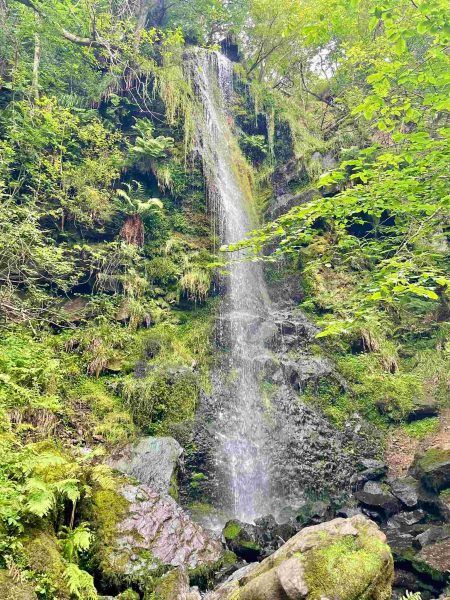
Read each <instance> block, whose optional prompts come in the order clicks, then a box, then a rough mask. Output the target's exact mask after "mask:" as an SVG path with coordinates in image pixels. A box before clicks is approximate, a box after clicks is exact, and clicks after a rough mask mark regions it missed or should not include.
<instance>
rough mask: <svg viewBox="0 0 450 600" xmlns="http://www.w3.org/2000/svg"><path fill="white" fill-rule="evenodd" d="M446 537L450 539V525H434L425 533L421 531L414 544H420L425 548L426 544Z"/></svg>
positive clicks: (420, 546)
mask: <svg viewBox="0 0 450 600" xmlns="http://www.w3.org/2000/svg"><path fill="white" fill-rule="evenodd" d="M446 539H449V540H450V525H432V526H431V527H430V528H429V529H427V530H426V531H424V532H423V533H420V534H419V535H418V536H417V537H416V539H415V541H414V545H416V546H418V547H419V548H424V547H425V546H429V545H431V544H434V543H436V542H441V541H443V540H446ZM449 544H450V541H449Z"/></svg>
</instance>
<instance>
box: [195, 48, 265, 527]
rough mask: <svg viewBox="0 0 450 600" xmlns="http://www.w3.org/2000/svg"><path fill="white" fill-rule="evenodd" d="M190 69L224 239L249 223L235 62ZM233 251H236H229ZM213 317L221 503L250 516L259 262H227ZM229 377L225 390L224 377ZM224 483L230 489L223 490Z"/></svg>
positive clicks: (260, 510)
mask: <svg viewBox="0 0 450 600" xmlns="http://www.w3.org/2000/svg"><path fill="white" fill-rule="evenodd" d="M189 65H190V73H191V76H192V78H193V83H194V87H195V89H196V93H197V96H198V98H199V100H200V102H201V104H202V106H203V115H200V117H199V119H198V123H197V136H198V140H197V147H198V148H197V149H198V152H199V153H200V154H201V156H202V159H203V165H204V171H205V176H206V181H207V184H208V194H209V203H210V209H211V212H212V215H213V219H214V222H215V224H216V228H217V230H216V234H217V236H218V237H219V239H220V242H221V243H222V244H232V243H233V242H237V241H238V240H241V239H242V238H244V237H245V235H246V233H247V232H248V231H249V230H250V229H252V219H251V211H252V198H251V192H250V186H249V182H248V173H246V168H245V161H244V160H243V158H242V155H241V154H240V152H239V150H238V147H237V144H236V141H235V136H234V133H233V121H232V118H231V116H230V112H229V103H230V101H231V100H232V96H233V65H232V63H231V62H230V61H229V60H228V59H227V58H226V57H224V56H223V55H221V54H220V53H218V52H209V51H206V50H196V51H195V52H194V53H192V55H191V57H190V58H189ZM233 258H236V257H233ZM225 288H226V291H225V294H224V298H223V300H222V304H221V309H220V316H219V322H218V330H219V331H218V335H219V338H220V339H221V341H222V343H223V341H224V340H225V343H226V345H227V350H228V355H227V360H226V361H223V364H222V366H221V367H219V368H218V373H216V375H217V376H216V377H215V383H214V390H213V394H219V395H221V398H223V400H221V402H220V403H219V406H220V409H219V410H218V412H217V414H216V415H215V422H214V423H213V424H212V425H211V428H212V430H213V434H212V436H213V440H214V441H213V443H214V444H215V454H214V462H215V473H214V474H213V476H214V477H216V478H217V479H218V480H219V482H220V486H221V487H223V488H224V495H223V500H222V501H221V502H222V505H221V506H220V508H221V509H222V510H223V511H224V512H225V514H227V515H229V516H234V517H237V518H239V519H241V520H243V521H246V522H249V521H252V520H254V519H255V518H256V517H258V516H261V515H267V514H269V513H270V512H271V508H272V507H271V498H270V481H269V476H268V472H269V464H268V460H267V456H266V454H265V452H266V448H267V444H266V441H267V437H266V436H267V434H266V427H265V419H266V418H267V416H266V414H265V409H264V402H263V397H262V393H261V390H260V381H259V374H258V370H259V369H258V362H257V361H256V360H255V359H256V358H257V357H258V356H260V355H261V354H263V353H264V352H265V350H264V335H263V331H264V326H263V324H264V321H265V319H266V317H267V314H268V310H269V300H268V295H267V290H266V286H265V282H264V278H263V273H262V269H261V266H260V265H259V264H258V263H252V262H245V261H244V262H236V261H235V260H233V261H232V262H230V263H229V265H228V275H227V277H226V281H225ZM227 378H228V379H233V384H232V385H231V386H229V392H228V393H226V392H225V393H224V388H226V386H225V385H224V384H223V382H224V380H226V379H227ZM225 490H231V491H232V493H231V494H228V493H226V492H225Z"/></svg>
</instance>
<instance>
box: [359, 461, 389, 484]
mask: <svg viewBox="0 0 450 600" xmlns="http://www.w3.org/2000/svg"><path fill="white" fill-rule="evenodd" d="M359 462H360V465H361V467H362V471H361V473H360V476H361V477H365V479H366V481H377V480H379V479H382V478H383V477H384V476H385V475H386V473H387V464H386V463H385V462H383V461H381V460H374V459H372V458H362V459H361V460H360V461H359Z"/></svg>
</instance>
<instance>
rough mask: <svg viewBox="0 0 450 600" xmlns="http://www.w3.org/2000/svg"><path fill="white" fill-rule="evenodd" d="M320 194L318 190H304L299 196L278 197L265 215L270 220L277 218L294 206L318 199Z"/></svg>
mask: <svg viewBox="0 0 450 600" xmlns="http://www.w3.org/2000/svg"><path fill="white" fill-rule="evenodd" d="M319 197H320V193H319V191H318V190H306V191H304V192H301V193H300V194H289V193H286V194H282V195H281V196H278V197H277V198H276V199H275V201H274V202H272V204H271V206H270V207H269V209H268V211H267V214H268V217H269V218H270V219H276V218H277V217H279V216H281V215H283V214H284V213H286V212H288V211H289V210H290V209H291V208H293V207H294V206H300V204H303V203H304V202H310V201H311V200H313V199H314V198H319Z"/></svg>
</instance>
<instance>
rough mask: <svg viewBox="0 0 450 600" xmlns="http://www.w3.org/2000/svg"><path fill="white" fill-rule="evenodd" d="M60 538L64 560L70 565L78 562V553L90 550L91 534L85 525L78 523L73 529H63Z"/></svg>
mask: <svg viewBox="0 0 450 600" xmlns="http://www.w3.org/2000/svg"><path fill="white" fill-rule="evenodd" d="M60 538H61V547H62V552H63V556H64V558H65V559H66V560H67V561H68V562H70V563H71V562H78V558H79V554H80V552H86V551H87V550H89V548H90V545H91V542H92V532H91V531H90V530H89V527H88V525H87V523H80V525H78V527H75V529H70V527H63V528H62V530H61V533H60Z"/></svg>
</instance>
